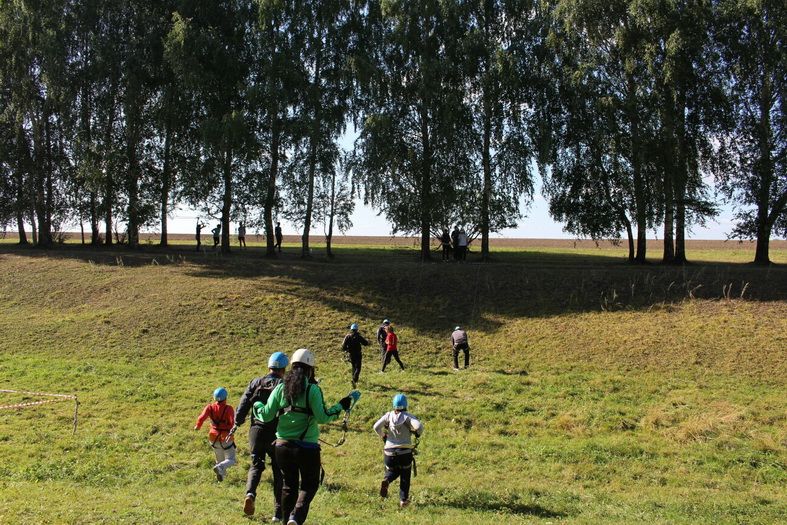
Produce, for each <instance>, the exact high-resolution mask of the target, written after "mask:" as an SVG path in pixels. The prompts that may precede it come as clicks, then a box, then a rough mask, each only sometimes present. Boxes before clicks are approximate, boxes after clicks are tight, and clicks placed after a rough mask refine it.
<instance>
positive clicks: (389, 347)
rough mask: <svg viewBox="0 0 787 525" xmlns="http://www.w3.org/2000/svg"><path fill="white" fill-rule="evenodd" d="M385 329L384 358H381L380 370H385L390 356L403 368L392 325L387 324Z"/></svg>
mask: <svg viewBox="0 0 787 525" xmlns="http://www.w3.org/2000/svg"><path fill="white" fill-rule="evenodd" d="M385 331H386V332H387V333H388V335H387V336H385V358H384V359H383V369H382V370H380V372H385V367H386V366H388V363H390V362H391V358H392V357H393V358H394V359H396V362H397V363H399V366H400V367H401V368H402V370H404V363H402V360H401V359H399V338H398V337H396V334H395V333H394V327H393V325H390V324H389V325H388V326H387V327H386V329H385Z"/></svg>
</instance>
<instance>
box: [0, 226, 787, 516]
mask: <svg viewBox="0 0 787 525" xmlns="http://www.w3.org/2000/svg"><path fill="white" fill-rule="evenodd" d="M569 242H570V241H569ZM725 246H726V245H725ZM745 246H746V245H744V247H743V248H741V250H740V251H738V250H735V249H725V248H724V247H723V246H712V245H711V246H708V247H705V248H703V247H701V246H695V247H693V248H694V251H693V252H691V253H693V254H694V255H691V253H690V257H692V258H693V260H695V261H703V262H701V263H696V264H692V265H690V266H687V267H683V268H676V267H661V266H658V265H652V266H647V267H632V266H628V265H625V264H622V262H621V260H622V255H621V254H622V252H621V250H620V249H619V248H616V249H611V248H606V247H603V248H595V246H581V247H578V248H573V246H542V247H541V248H539V247H537V246H530V247H516V246H510V247H504V246H499V247H498V252H497V256H496V261H495V262H494V263H491V264H488V265H481V264H474V263H469V264H439V263H438V264H420V263H417V262H415V259H414V256H413V253H414V251H413V249H412V248H410V247H408V246H388V245H385V244H382V245H379V244H378V245H375V244H374V243H368V244H364V243H359V244H357V245H355V246H339V247H338V248H337V254H338V256H337V258H336V259H334V260H330V261H329V260H326V259H323V258H321V257H317V258H315V259H314V260H312V261H303V260H301V259H299V258H297V257H296V256H295V254H294V253H295V248H294V247H293V246H288V247H287V251H288V252H289V253H288V254H286V256H285V257H283V258H282V259H279V260H267V259H264V258H262V257H260V252H259V249H250V250H249V251H247V252H244V253H235V254H233V255H231V256H221V255H219V254H213V253H207V254H196V253H192V252H191V251H190V248H189V247H188V246H187V245H186V244H184V245H181V246H176V247H175V248H174V249H172V250H169V251H160V250H156V249H153V248H152V247H148V248H145V249H143V250H141V251H136V252H130V251H122V250H118V249H113V250H106V249H101V250H91V249H88V248H82V247H79V246H72V245H66V246H64V247H59V248H58V249H56V250H51V251H48V252H44V251H39V250H36V249H19V248H16V247H13V246H10V245H8V244H3V245H2V246H0V274H1V275H2V276H3V278H2V279H1V280H0V304H2V305H3V311H2V315H0V330H2V333H3V334H4V335H5V337H4V338H3V339H2V341H1V342H0V388H5V389H17V390H33V391H44V392H63V393H76V394H78V395H79V398H80V401H81V406H80V422H79V430H78V432H77V433H76V435H72V434H71V428H70V425H71V415H72V414H71V411H72V406H70V405H69V404H68V403H67V402H64V403H55V404H48V405H43V406H42V407H40V408H31V409H26V410H22V411H7V412H5V411H4V412H3V415H4V416H5V419H4V432H2V433H0V523H12V524H16V523H22V524H27V523H31V524H34V523H53V524H60V523H80V524H93V523H106V524H110V523H112V524H114V523H183V524H186V523H206V524H223V523H227V524H236V523H237V524H249V523H255V522H256V523H261V522H267V520H268V519H269V518H270V512H269V509H268V508H267V501H266V497H265V495H266V493H267V491H268V490H269V479H270V473H267V472H266V473H265V475H264V478H263V479H264V481H263V486H262V487H261V489H260V490H261V492H260V494H261V497H260V500H259V504H258V509H259V512H258V515H257V516H256V517H255V518H254V519H253V520H249V519H247V518H245V517H243V516H242V511H241V504H242V497H243V487H244V483H245V469H246V467H247V465H248V457H247V455H246V454H247V450H248V445H247V443H246V442H245V441H244V440H243V439H242V438H241V439H239V449H240V455H239V457H240V459H241V461H240V464H239V465H238V466H237V467H235V468H234V469H233V470H231V471H230V474H229V477H228V479H227V480H226V481H225V482H224V483H222V484H219V483H217V482H216V481H215V478H214V476H213V473H212V472H211V470H210V467H211V466H212V453H211V451H210V450H209V448H208V446H207V445H206V442H205V433H204V432H199V433H198V432H194V431H193V430H191V428H192V426H193V424H194V419H195V418H196V416H197V415H198V413H199V411H200V409H201V408H202V406H203V405H204V404H205V403H207V402H208V401H209V399H210V393H211V392H212V390H213V388H215V387H216V386H218V385H223V386H226V387H227V388H228V389H229V390H230V399H231V403H232V404H233V405H236V404H237V400H238V397H239V396H240V394H241V393H242V391H243V388H244V387H245V385H246V384H247V383H248V381H249V380H250V379H252V378H253V377H254V376H255V375H257V374H260V373H262V371H263V368H264V364H265V360H266V358H267V356H268V355H269V354H270V353H271V352H273V351H276V350H282V351H285V352H288V353H291V352H292V351H293V350H295V349H296V348H298V347H301V346H306V347H309V348H312V349H314V350H315V351H316V353H317V358H318V367H317V368H318V376H320V377H321V378H322V387H323V390H324V391H325V394H326V398H327V399H329V400H337V399H338V398H340V397H342V396H344V395H345V394H346V393H347V391H348V390H349V387H350V384H349V369H348V365H346V364H345V363H344V362H343V361H342V360H341V352H340V343H341V338H342V336H343V334H344V327H345V326H346V325H347V324H349V323H350V322H352V321H356V322H358V323H359V324H360V325H361V330H362V332H363V333H364V334H365V335H367V336H370V337H373V334H374V330H375V329H376V326H377V323H379V321H380V319H382V318H383V317H390V318H391V319H392V320H393V321H394V323H395V324H396V326H397V327H398V329H399V332H398V333H399V336H400V341H401V354H402V357H403V360H404V361H405V363H406V364H407V365H410V366H409V367H408V369H407V370H406V371H404V372H400V371H398V370H397V369H395V368H394V369H389V370H390V371H389V372H387V373H386V374H384V375H381V374H378V373H377V360H376V357H377V355H378V353H377V350H376V349H374V348H372V349H370V350H369V351H368V352H367V354H366V361H365V365H364V371H363V374H362V376H361V384H360V389H361V391H362V392H363V394H364V397H363V398H362V399H361V401H360V403H359V404H358V406H357V408H356V410H355V411H354V412H353V415H352V418H351V421H350V425H351V432H350V434H349V435H348V438H347V443H346V444H345V445H344V446H342V447H340V448H337V449H331V448H327V447H326V448H323V462H324V466H325V469H326V471H327V478H326V483H325V485H323V487H322V488H321V490H320V491H319V493H318V495H317V497H316V499H315V501H314V504H313V506H312V512H311V513H310V520H309V523H315V524H341V523H363V524H388V523H391V522H392V521H394V522H396V523H403V524H420V523H439V524H470V523H473V524H475V523H479V522H491V523H544V524H546V523H577V524H580V523H709V524H710V523H714V524H715V523H763V524H765V523H769V524H770V523H783V522H784V521H785V517H787V396H785V391H786V387H787V267H784V266H773V267H771V268H766V269H762V268H756V267H753V266H750V265H747V264H741V262H744V261H746V260H748V259H747V257H748V252H747V251H746V250H747V248H745ZM652 253H654V255H657V253H655V252H652ZM623 255H624V254H623ZM772 259H773V260H774V261H787V249H786V248H784V247H781V246H776V247H775V248H774V249H773V252H772ZM456 324H462V325H465V326H466V327H467V329H468V331H469V333H470V337H471V346H472V348H473V358H474V363H473V366H472V368H471V370H469V371H461V372H459V373H454V372H452V371H451V369H450V350H449V345H448V335H449V333H450V330H451V329H452V328H453V326H454V325H456ZM397 391H402V392H405V393H407V394H408V395H409V396H410V399H411V410H412V411H413V412H414V413H415V414H417V415H418V416H420V417H421V418H422V420H423V421H424V423H425V425H426V433H425V435H424V439H423V440H422V444H421V447H420V450H421V455H420V456H419V476H418V477H417V478H416V479H415V480H414V483H413V491H412V498H413V503H414V504H413V506H412V507H410V508H408V509H407V510H405V511H400V510H399V509H398V508H397V506H396V501H395V498H393V499H392V500H389V501H385V502H381V501H380V499H379V498H378V497H377V496H376V492H377V489H378V487H379V480H380V478H381V475H382V461H381V451H380V443H379V440H378V439H377V438H376V437H375V435H374V434H373V433H372V431H371V425H372V423H373V422H374V421H375V420H376V419H377V417H379V415H381V414H382V413H383V412H384V411H386V410H387V409H388V407H389V403H390V398H391V396H392V395H393V394H394V393H395V392H397ZM25 400H33V399H31V398H26V397H24V396H18V395H3V396H2V397H0V404H7V403H15V402H19V401H25ZM246 428H247V427H246ZM243 430H245V428H244V429H243ZM340 435H341V434H340V432H339V429H338V427H336V426H334V425H329V426H326V427H323V436H324V437H326V439H328V440H335V439H338V437H339V436H340ZM244 436H245V433H244Z"/></svg>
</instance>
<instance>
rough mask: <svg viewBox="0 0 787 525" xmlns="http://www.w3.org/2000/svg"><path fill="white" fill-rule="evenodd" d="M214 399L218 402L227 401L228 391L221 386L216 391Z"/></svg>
mask: <svg viewBox="0 0 787 525" xmlns="http://www.w3.org/2000/svg"><path fill="white" fill-rule="evenodd" d="M213 399H215V400H216V401H224V400H225V399H227V389H226V388H224V387H223V386H220V387H219V388H217V389H216V390H214V391H213Z"/></svg>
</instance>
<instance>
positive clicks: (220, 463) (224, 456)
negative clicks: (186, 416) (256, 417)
mask: <svg viewBox="0 0 787 525" xmlns="http://www.w3.org/2000/svg"><path fill="white" fill-rule="evenodd" d="M213 399H215V400H216V402H215V403H210V404H209V405H206V406H205V408H203V409H202V413H201V414H200V415H199V417H198V418H197V424H196V425H194V430H199V429H200V428H202V424H203V423H204V422H205V421H206V420H207V419H208V418H210V432H208V439H209V440H210V445H211V446H212V447H213V452H214V453H215V454H216V464H215V465H214V466H213V472H215V473H216V479H217V480H219V481H224V477H225V476H226V475H227V469H228V468H230V467H231V466H232V465H234V464H235V463H236V460H235V440H234V438H233V437H232V434H231V433H230V430H232V427H233V426H234V425H235V410H234V409H233V408H232V407H231V406H230V405H228V404H227V390H226V389H225V388H223V387H219V388H217V389H216V390H214V391H213Z"/></svg>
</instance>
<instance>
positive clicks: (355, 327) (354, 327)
mask: <svg viewBox="0 0 787 525" xmlns="http://www.w3.org/2000/svg"><path fill="white" fill-rule="evenodd" d="M350 330H352V331H353V332H354V331H356V330H358V323H353V324H351V325H350Z"/></svg>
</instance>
